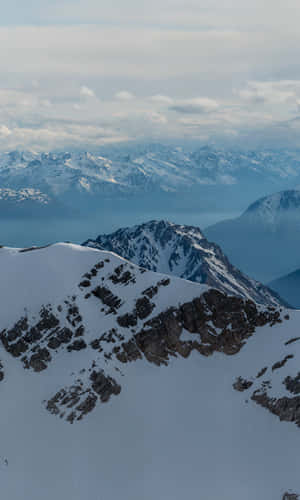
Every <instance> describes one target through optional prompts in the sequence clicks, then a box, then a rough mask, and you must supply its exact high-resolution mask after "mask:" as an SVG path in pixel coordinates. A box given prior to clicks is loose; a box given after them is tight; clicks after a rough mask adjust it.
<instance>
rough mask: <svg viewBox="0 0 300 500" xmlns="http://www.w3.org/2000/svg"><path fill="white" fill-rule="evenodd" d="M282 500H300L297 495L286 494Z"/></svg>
mask: <svg viewBox="0 0 300 500" xmlns="http://www.w3.org/2000/svg"><path fill="white" fill-rule="evenodd" d="M282 500H299V495H297V494H296V493H284V495H283V497H282Z"/></svg>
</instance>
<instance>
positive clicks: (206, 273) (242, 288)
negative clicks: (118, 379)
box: [83, 221, 284, 305]
mask: <svg viewBox="0 0 300 500" xmlns="http://www.w3.org/2000/svg"><path fill="white" fill-rule="evenodd" d="M83 245H84V246H89V247H92V248H98V249H106V250H109V251H113V252H115V253H117V254H118V255H121V256H122V257H124V258H126V259H128V260H130V261H132V262H134V263H135V264H137V265H140V266H142V267H145V268H146V269H150V270H152V271H159V272H163V273H165V274H170V275H175V276H178V277H181V278H184V279H188V280H191V281H194V282H198V283H206V284H208V285H209V286H213V287H215V288H217V289H219V290H221V291H222V292H226V293H229V294H234V295H239V296H243V297H245V298H251V299H252V300H254V301H256V302H259V303H263V304H276V305H279V304H283V303H284V301H282V300H281V299H280V297H279V296H277V295H276V293H274V292H271V291H270V290H269V289H268V288H267V287H265V286H264V285H261V284H260V283H258V282H256V281H255V280H252V279H251V278H248V277H247V276H246V275H244V274H242V273H241V272H240V271H239V270H238V269H237V268H235V267H234V266H232V265H231V263H230V262H229V260H228V259H227V257H226V256H225V255H224V253H223V252H222V250H221V248H220V247H219V246H218V245H216V244H214V243H211V242H209V241H208V240H207V239H206V238H205V236H204V235H203V233H202V232H201V230H200V229H199V228H197V227H193V226H184V225H179V224H175V223H170V222H168V221H150V222H147V223H144V224H140V225H136V226H133V227H131V228H122V229H119V230H117V231H115V232H114V233H112V234H109V235H99V236H98V237H97V238H96V239H95V240H87V241H86V242H84V243H83Z"/></svg>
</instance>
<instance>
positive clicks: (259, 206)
mask: <svg viewBox="0 0 300 500" xmlns="http://www.w3.org/2000/svg"><path fill="white" fill-rule="evenodd" d="M299 217H300V191H299V190H297V189H294V190H287V191H281V192H279V193H274V194H271V195H269V196H265V197H264V198H261V199H259V200H257V201H256V202H255V203H252V204H251V205H250V206H249V207H248V209H247V210H246V211H245V212H244V213H243V214H242V215H241V216H240V217H238V218H236V219H231V220H226V221H222V222H219V223H217V224H215V225H213V226H210V227H208V228H206V229H205V235H206V236H207V237H208V238H209V239H212V240H213V241H215V242H216V243H218V244H220V245H221V247H222V248H223V249H224V251H225V252H226V254H227V255H228V257H229V258H230V260H231V261H232V262H233V263H234V264H235V265H236V266H238V267H239V268H240V269H242V270H243V271H245V272H246V273H249V274H250V275H251V276H254V277H255V278H257V279H259V280H261V281H265V282H268V281H273V280H274V279H277V278H278V277H280V276H282V275H284V274H288V273H290V272H291V271H294V270H295V269H297V268H298V267H300V253H299V248H300V231H299V228H300V225H299Z"/></svg>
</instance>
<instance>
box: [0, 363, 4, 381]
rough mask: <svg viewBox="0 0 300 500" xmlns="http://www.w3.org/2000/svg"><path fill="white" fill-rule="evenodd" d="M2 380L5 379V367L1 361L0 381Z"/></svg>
mask: <svg viewBox="0 0 300 500" xmlns="http://www.w3.org/2000/svg"><path fill="white" fill-rule="evenodd" d="M2 380H4V367H3V364H2V361H0V382H2Z"/></svg>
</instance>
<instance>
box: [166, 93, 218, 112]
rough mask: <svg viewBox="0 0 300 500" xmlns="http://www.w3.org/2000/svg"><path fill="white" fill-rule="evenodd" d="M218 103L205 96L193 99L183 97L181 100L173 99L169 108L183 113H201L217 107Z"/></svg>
mask: <svg viewBox="0 0 300 500" xmlns="http://www.w3.org/2000/svg"><path fill="white" fill-rule="evenodd" d="M218 106H219V105H218V103H217V101H215V100H214V99H209V98H207V97H196V98H194V99H183V100H181V101H175V104H173V106H170V110H172V111H176V113H184V114H199V113H200V114H201V113H211V112H212V111H215V110H216V109H217V108H218Z"/></svg>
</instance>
